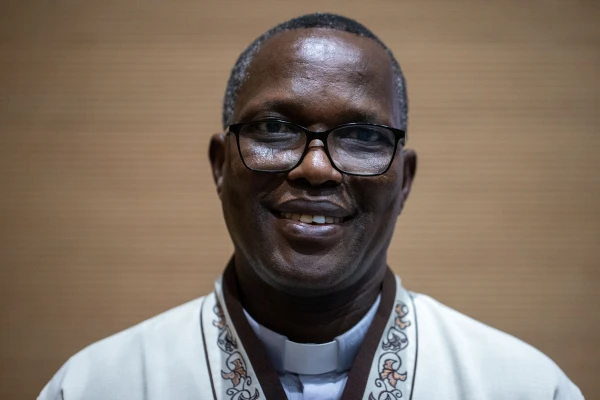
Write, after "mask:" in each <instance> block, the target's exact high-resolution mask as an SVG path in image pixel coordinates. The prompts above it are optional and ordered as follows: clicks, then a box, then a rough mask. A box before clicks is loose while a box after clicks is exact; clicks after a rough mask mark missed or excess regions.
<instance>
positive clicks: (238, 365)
mask: <svg viewBox="0 0 600 400" xmlns="http://www.w3.org/2000/svg"><path fill="white" fill-rule="evenodd" d="M213 312H214V313H215V315H216V316H217V319H216V320H213V325H214V326H215V327H216V328H217V329H218V330H219V335H218V339H217V346H218V347H219V349H221V351H222V352H223V353H224V356H225V357H226V359H225V363H224V366H225V370H221V377H222V378H223V379H224V380H225V381H229V383H230V384H231V385H232V387H230V388H228V389H227V390H226V391H225V393H226V394H227V395H228V396H230V398H229V399H230V400H256V399H258V398H259V397H260V393H259V391H258V389H256V388H254V394H252V389H253V387H252V377H250V376H248V374H247V371H248V368H247V366H246V365H247V364H246V360H244V357H243V356H242V353H240V351H239V350H238V343H237V341H236V340H235V337H234V336H233V334H232V333H231V329H230V328H229V325H227V322H226V321H225V314H224V313H223V309H222V308H221V304H220V303H219V301H218V300H216V304H215V306H214V307H213Z"/></svg>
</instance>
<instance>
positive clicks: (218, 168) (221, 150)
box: [208, 133, 226, 198]
mask: <svg viewBox="0 0 600 400" xmlns="http://www.w3.org/2000/svg"><path fill="white" fill-rule="evenodd" d="M225 146H226V145H225V135H224V134H222V133H215V134H214V135H212V137H211V138H210V144H209V145H208V158H209V160H210V166H211V168H212V174H213V179H214V181H215V185H216V186H217V194H218V195H219V198H221V189H222V187H223V170H224V168H225Z"/></svg>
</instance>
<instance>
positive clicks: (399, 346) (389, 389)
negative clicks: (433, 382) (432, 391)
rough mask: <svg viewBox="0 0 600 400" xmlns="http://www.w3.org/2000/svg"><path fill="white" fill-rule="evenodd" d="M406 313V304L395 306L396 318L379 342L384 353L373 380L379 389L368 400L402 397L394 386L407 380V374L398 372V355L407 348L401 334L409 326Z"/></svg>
mask: <svg viewBox="0 0 600 400" xmlns="http://www.w3.org/2000/svg"><path fill="white" fill-rule="evenodd" d="M408 312H409V311H408V307H407V306H406V304H404V303H402V302H398V303H397V304H396V318H395V320H394V324H393V325H392V326H391V327H390V328H389V330H388V333H387V335H386V338H385V339H384V340H383V341H382V342H381V349H382V350H383V351H384V353H383V354H381V356H380V357H379V361H378V362H377V365H378V368H379V369H378V371H379V377H378V378H377V379H375V386H377V387H378V388H380V389H379V390H378V391H376V393H373V392H371V394H369V400H393V399H399V398H401V397H402V391H401V390H400V389H397V388H396V386H397V385H398V382H404V381H406V379H407V378H408V372H406V371H404V372H400V369H401V367H402V358H401V357H400V354H399V353H400V352H401V351H402V350H404V349H405V348H407V347H408V337H407V336H406V333H404V332H403V330H405V329H406V328H408V327H409V326H410V325H411V321H408V320H404V318H405V317H406V316H407V315H408Z"/></svg>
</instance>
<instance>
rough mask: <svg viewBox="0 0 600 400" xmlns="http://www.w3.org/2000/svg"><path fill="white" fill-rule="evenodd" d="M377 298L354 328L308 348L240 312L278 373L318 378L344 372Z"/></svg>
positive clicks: (352, 358)
mask: <svg viewBox="0 0 600 400" xmlns="http://www.w3.org/2000/svg"><path fill="white" fill-rule="evenodd" d="M380 301H381V294H380V295H379V296H377V299H376V300H375V303H373V305H372V306H371V308H370V309H369V311H368V312H367V313H366V314H365V316H364V317H362V319H361V320H360V321H358V323H357V324H356V325H354V326H353V327H352V328H350V329H349V330H348V331H346V332H344V333H343V334H341V335H340V336H338V337H336V338H335V339H334V340H333V341H332V342H329V343H321V344H311V343H295V342H292V341H290V340H288V339H287V337H285V336H283V335H280V334H279V333H276V332H273V331H272V330H270V329H268V328H265V327H264V326H262V325H261V324H259V323H258V322H256V321H255V320H254V318H252V317H251V316H250V314H248V313H247V312H246V310H244V314H246V318H248V322H249V323H250V326H251V327H252V330H253V331H254V333H255V334H256V336H257V337H258V338H259V339H260V341H261V342H262V343H263V345H264V346H265V349H266V351H267V354H268V355H269V358H270V359H271V362H272V363H273V367H275V369H276V370H277V371H278V372H291V373H295V374H301V375H320V374H325V373H328V372H333V371H336V372H344V371H348V370H349V369H350V367H351V366H352V362H353V361H354V358H355V357H356V353H358V349H359V347H360V345H361V343H362V341H363V339H364V337H365V334H366V333H367V330H368V329H369V326H370V325H371V322H372V321H373V317H374V316H375V313H376V311H377V307H379V302H380Z"/></svg>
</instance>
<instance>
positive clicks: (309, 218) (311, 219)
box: [281, 213, 342, 224]
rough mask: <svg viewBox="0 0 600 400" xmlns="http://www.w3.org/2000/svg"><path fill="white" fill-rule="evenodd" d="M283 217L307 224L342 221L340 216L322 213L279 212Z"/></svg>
mask: <svg viewBox="0 0 600 400" xmlns="http://www.w3.org/2000/svg"><path fill="white" fill-rule="evenodd" d="M281 215H282V216H283V217H284V218H287V219H293V220H294V221H300V222H305V223H307V224H311V223H314V224H338V223H340V222H342V218H336V217H326V216H324V215H310V214H294V213H281Z"/></svg>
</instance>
